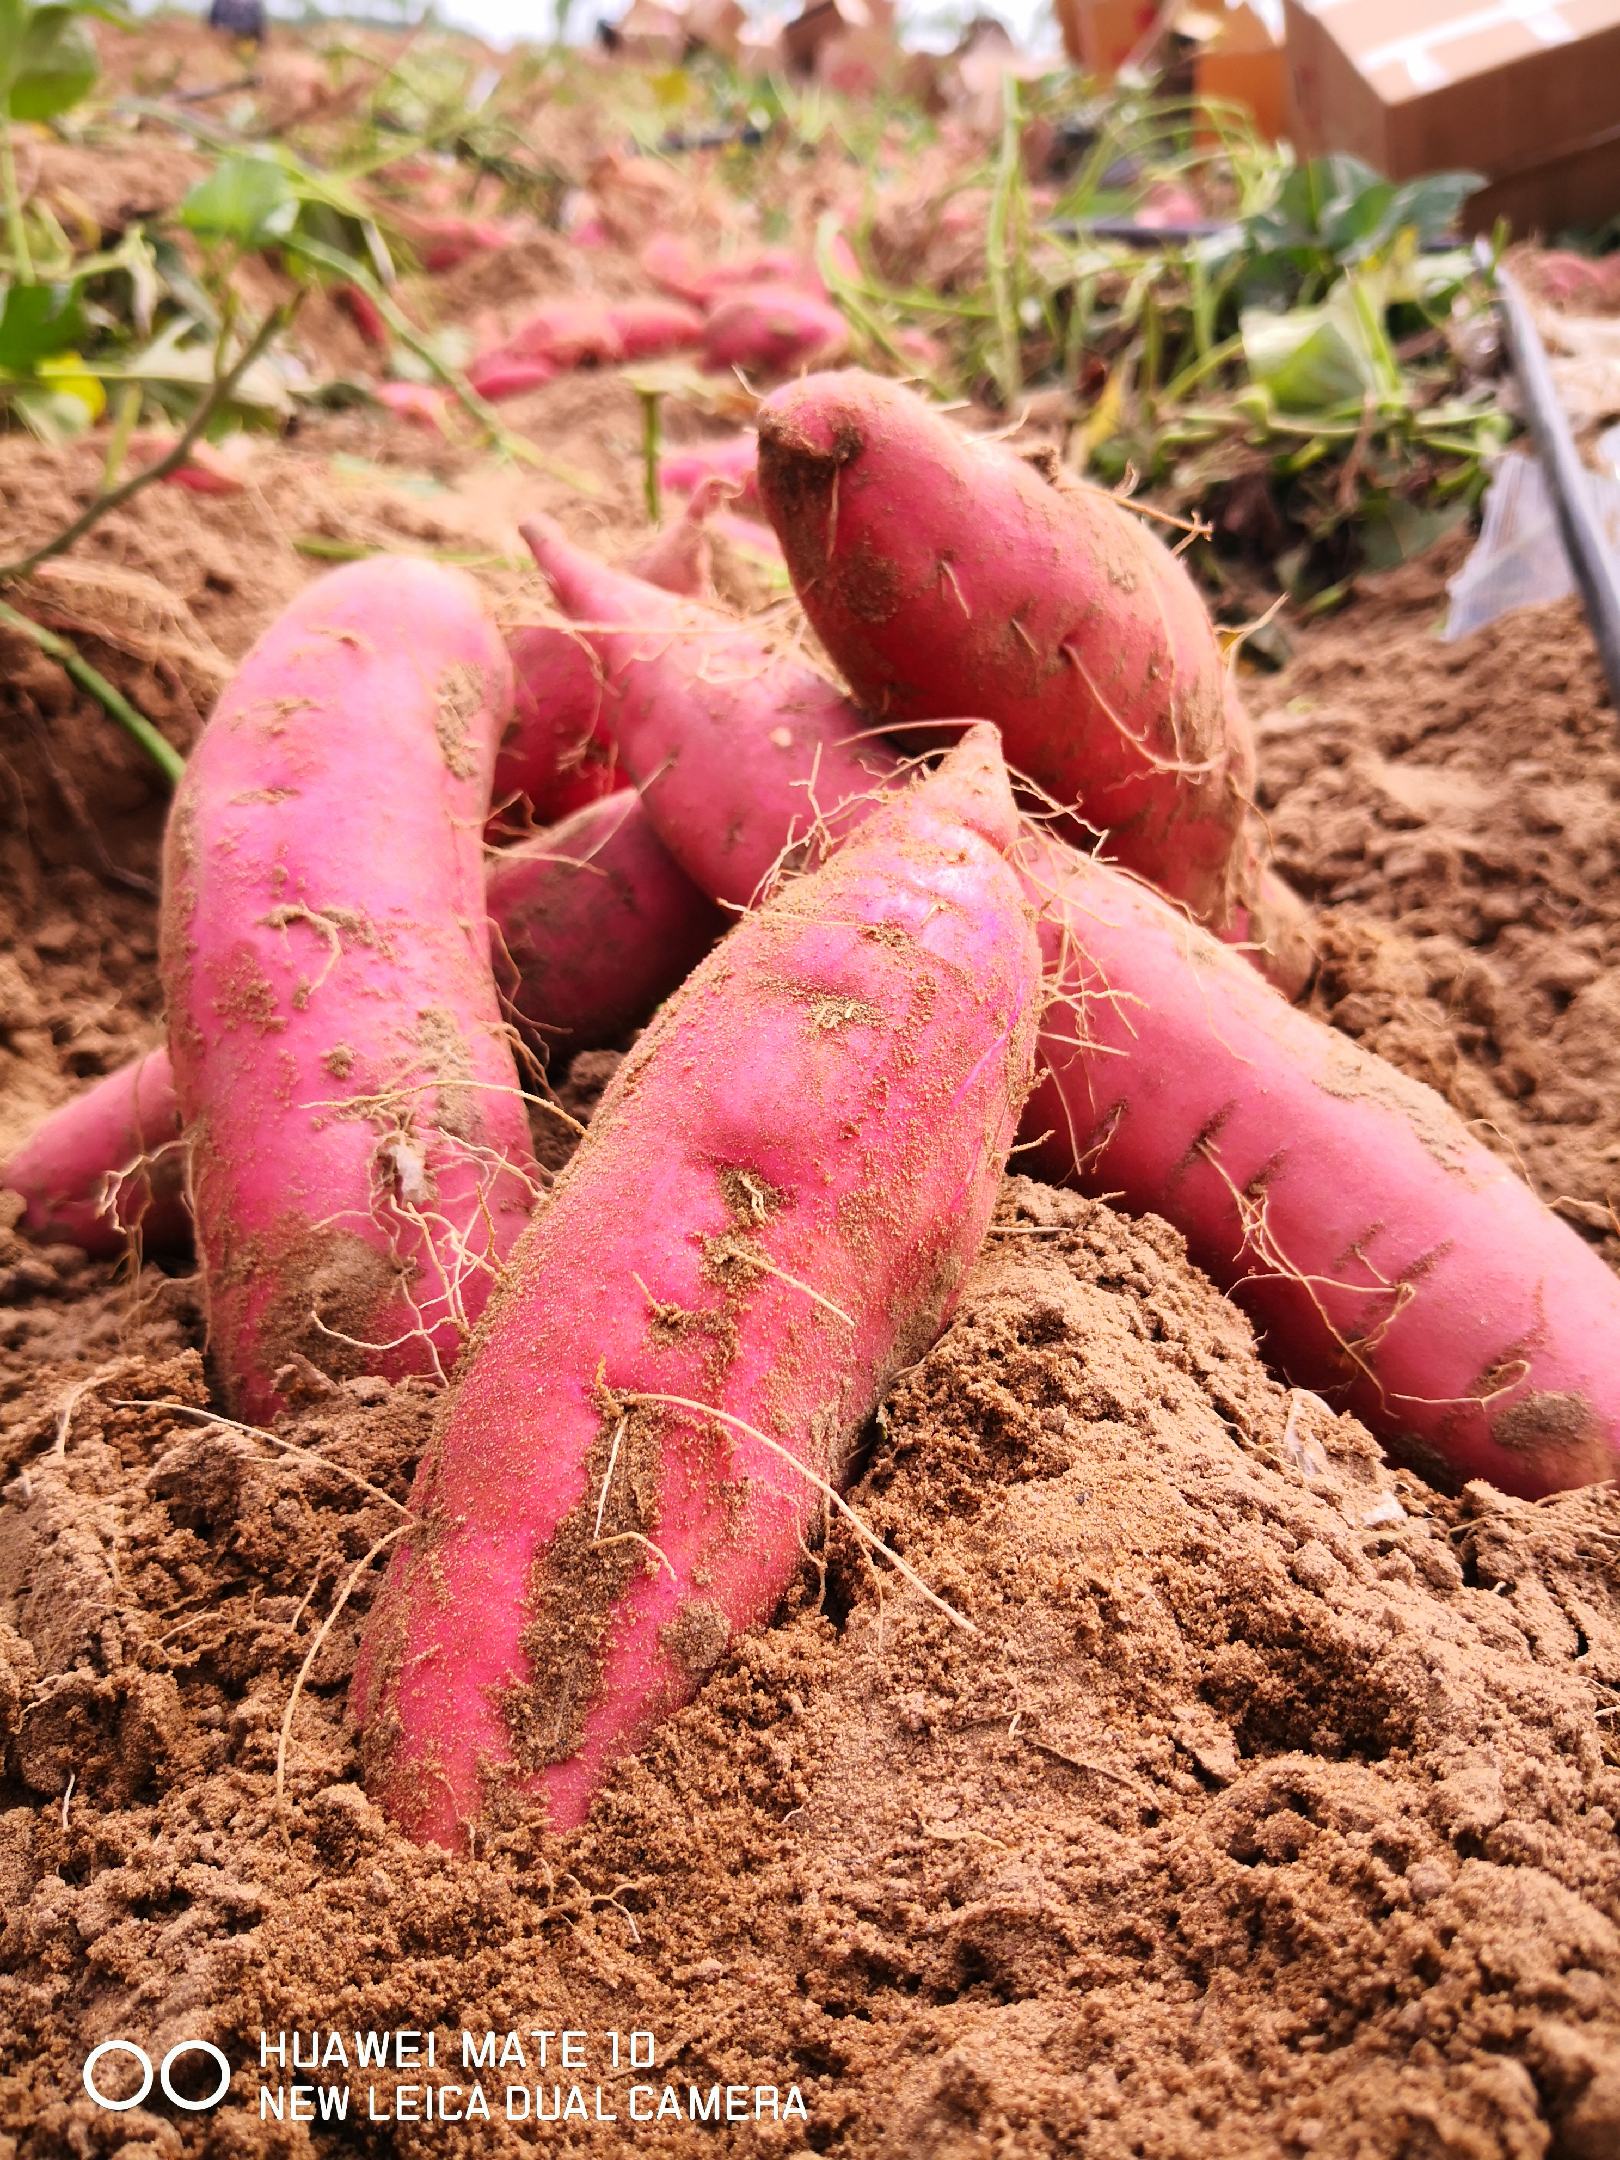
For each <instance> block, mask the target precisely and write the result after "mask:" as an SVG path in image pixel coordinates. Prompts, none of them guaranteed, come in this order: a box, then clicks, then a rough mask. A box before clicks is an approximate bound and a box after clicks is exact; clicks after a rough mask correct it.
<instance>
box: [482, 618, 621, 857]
mask: <svg viewBox="0 0 1620 2160" xmlns="http://www.w3.org/2000/svg"><path fill="white" fill-rule="evenodd" d="M506 645H507V651H508V652H509V654H510V655H511V660H512V714H511V718H510V719H509V720H508V722H507V724H506V726H505V728H504V729H503V731H502V734H501V744H500V752H499V755H498V756H497V758H496V760H495V779H494V783H493V787H494V793H493V797H492V807H493V810H494V812H495V815H496V816H497V818H500V817H502V816H504V815H505V814H506V813H507V812H509V811H512V810H517V811H519V812H521V810H522V809H523V808H525V807H526V808H527V810H528V813H529V815H530V816H531V817H532V818H533V819H534V820H535V821H536V822H537V823H538V824H542V825H549V824H551V823H552V822H553V821H554V820H555V819H557V818H563V817H567V816H569V815H570V813H571V812H573V811H575V810H582V809H583V808H584V807H585V805H586V804H587V803H593V802H596V801H597V800H598V799H599V798H600V797H601V796H603V795H611V794H612V793H613V791H614V789H615V788H620V787H623V785H624V775H623V773H622V772H620V770H619V768H618V763H617V760H616V758H615V756H614V751H613V744H612V741H611V739H610V738H609V736H608V734H607V732H606V730H605V728H604V726H603V719H602V678H601V670H600V668H599V667H598V665H597V662H596V659H595V656H594V654H593V653H592V651H591V648H590V646H589V644H588V643H587V642H586V640H585V639H584V638H583V637H581V636H579V635H578V634H577V633H576V632H574V631H572V630H570V629H569V628H567V626H566V625H563V624H558V623H525V624H523V625H521V626H520V627H519V628H517V629H515V630H513V631H511V632H510V633H509V635H508V637H507V640H506Z"/></svg>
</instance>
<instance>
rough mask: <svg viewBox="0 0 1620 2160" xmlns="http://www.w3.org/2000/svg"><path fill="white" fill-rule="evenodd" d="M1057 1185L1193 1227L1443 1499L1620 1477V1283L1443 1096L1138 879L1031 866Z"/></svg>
mask: <svg viewBox="0 0 1620 2160" xmlns="http://www.w3.org/2000/svg"><path fill="white" fill-rule="evenodd" d="M1026 860H1027V865H1028V880H1029V891H1030V896H1031V898H1032V899H1033V900H1034V901H1036V903H1037V904H1038V905H1039V906H1040V908H1041V910H1042V917H1043V929H1042V936H1043V940H1044V943H1045V946H1046V951H1047V959H1048V963H1049V966H1050V967H1051V968H1052V969H1053V970H1054V972H1056V973H1059V974H1060V975H1062V976H1063V977H1064V978H1065V979H1066V981H1067V985H1068V994H1069V995H1070V997H1072V998H1073V999H1074V1000H1075V1001H1076V1009H1074V1010H1069V1009H1066V1008H1065V1007H1064V1006H1062V1005H1059V1006H1057V1007H1055V1008H1054V1010H1053V1012H1052V1013H1051V1014H1050V1015H1049V1017H1048V1023H1047V1026H1046V1029H1045V1031H1044V1034H1043V1039H1042V1057H1043V1061H1044V1062H1045V1063H1046V1065H1047V1066H1048V1067H1049V1072H1048V1075H1047V1077H1045V1078H1043V1080H1042V1082H1041V1084H1040V1085H1039V1087H1038V1088H1037V1090H1036V1092H1035V1094H1034V1096H1033V1097H1032V1099H1031V1102H1030V1107H1029V1111H1028V1115H1027V1118H1026V1131H1027V1132H1028V1133H1029V1134H1030V1135H1031V1136H1032V1137H1033V1136H1037V1135H1040V1134H1043V1133H1044V1134H1046V1135H1048V1137H1047V1138H1046V1139H1045V1140H1043V1142H1042V1144H1041V1147H1040V1149H1039V1151H1038V1153H1037V1154H1036V1156H1035V1158H1034V1160H1035V1162H1036V1163H1037V1164H1038V1166H1039V1167H1040V1168H1041V1169H1042V1170H1043V1171H1044V1172H1045V1173H1047V1174H1048V1175H1050V1176H1052V1177H1055V1178H1059V1179H1062V1178H1070V1177H1072V1178H1075V1179H1076V1181H1077V1182H1079V1183H1081V1184H1082V1185H1083V1186H1084V1187H1085V1188H1086V1189H1087V1190H1089V1191H1092V1192H1097V1193H1108V1194H1111V1195H1117V1196H1120V1197H1121V1198H1123V1201H1124V1203H1125V1205H1126V1206H1127V1207H1129V1208H1131V1209H1133V1210H1139V1211H1149V1210H1151V1211H1152V1212H1153V1213H1155V1214H1158V1215H1162V1216H1164V1217H1165V1218H1166V1219H1167V1220H1168V1221H1170V1222H1172V1223H1174V1225H1175V1226H1176V1228H1177V1229H1178V1230H1180V1231H1181V1233H1182V1235H1183V1236H1184V1237H1185V1238H1186V1240H1187V1243H1188V1248H1189V1250H1190V1251H1191V1253H1192V1256H1193V1258H1194V1259H1195V1260H1196V1261H1197V1262H1198V1263H1199V1265H1200V1266H1202V1267H1204V1268H1206V1269H1207V1270H1208V1272H1209V1273H1210V1274H1211V1275H1213V1276H1214V1278H1215V1280H1216V1281H1217V1282H1219V1283H1221V1284H1222V1285H1223V1286H1224V1287H1225V1288H1226V1289H1227V1290H1229V1291H1230V1293H1231V1295H1232V1296H1233V1297H1234V1298H1235V1299H1236V1300H1237V1301H1238V1303H1239V1304H1241V1305H1242V1306H1243V1307H1244V1308H1245V1309H1246V1310H1247V1311H1248V1312H1249V1313H1250V1314H1251V1315H1252V1317H1253V1318H1254V1320H1255V1322H1256V1324H1257V1326H1258V1327H1259V1328H1260V1329H1261V1330H1262V1347H1263V1348H1264V1350H1265V1352H1266V1355H1267V1356H1268V1357H1270V1358H1271V1359H1272V1360H1273V1361H1274V1362H1275V1363H1276V1364H1277V1365H1279V1366H1280V1367H1281V1368H1282V1370H1283V1371H1284V1372H1285V1373H1286V1374H1287V1375H1288V1377H1289V1378H1290V1379H1291V1380H1293V1381H1295V1382H1297V1383H1298V1384H1300V1385H1303V1386H1306V1387H1310V1388H1314V1389H1318V1390H1321V1391H1323V1392H1325V1393H1327V1394H1328V1395H1330V1397H1331V1398H1332V1400H1334V1401H1335V1402H1337V1403H1340V1404H1343V1405H1345V1406H1347V1407H1349V1408H1351V1409H1353V1410H1354V1411H1355V1412H1356V1414H1357V1415H1358V1416H1359V1417H1361V1418H1362V1419H1363V1421H1364V1422H1365V1423H1366V1424H1367V1425H1368V1426H1369V1427H1370V1428H1371V1430H1372V1431H1373V1432H1375V1433H1376V1434H1378V1435H1379V1437H1380V1438H1381V1439H1382V1440H1384V1441H1385V1442H1386V1443H1387V1444H1389V1445H1390V1446H1391V1447H1392V1448H1393V1449H1394V1450H1395V1451H1396V1452H1397V1453H1400V1454H1404V1455H1405V1456H1407V1457H1408V1458H1409V1459H1412V1460H1414V1461H1416V1462H1417V1464H1418V1466H1419V1467H1421V1468H1422V1469H1423V1470H1424V1471H1425V1472H1427V1473H1428V1474H1429V1475H1431V1476H1435V1477H1438V1478H1440V1479H1441V1480H1442V1481H1443V1482H1453V1483H1454V1482H1460V1481H1461V1480H1463V1479H1466V1478H1470V1477H1482V1478H1488V1479H1490V1481H1491V1482H1492V1483H1493V1484H1495V1485H1499V1486H1501V1487H1502V1488H1503V1490H1504V1491H1507V1492H1512V1493H1519V1494H1523V1495H1527V1496H1529V1497H1532V1498H1533V1497H1536V1496H1538V1495H1540V1494H1542V1493H1547V1492H1553V1491H1557V1490H1559V1489H1561V1488H1563V1487H1566V1486H1570V1485H1581V1484H1589V1483H1593V1482H1596V1481H1599V1480H1604V1479H1609V1478H1613V1477H1615V1476H1616V1475H1617V1474H1620V1277H1616V1275H1615V1274H1614V1273H1613V1271H1612V1270H1611V1269H1609V1268H1608V1267H1606V1266H1605V1265H1604V1263H1603V1261H1602V1260H1601V1259H1600V1258H1599V1256H1598V1255H1597V1253H1596V1252H1594V1251H1593V1250H1592V1248H1591V1247H1590V1246H1589V1245H1587V1244H1585V1243H1584V1242H1583V1240H1582V1239H1581V1238H1580V1237H1578V1236H1577V1235H1576V1233H1575V1232H1574V1231H1573V1230H1572V1229H1571V1228H1570V1227H1569V1226H1568V1225H1567V1224H1566V1223H1563V1222H1561V1221H1560V1220H1559V1219H1558V1218H1557V1217H1556V1216H1555V1215H1553V1214H1552V1213H1551V1212H1550V1211H1549V1210H1548V1209H1547V1208H1545V1207H1543V1205H1542V1204H1541V1202H1540V1201H1539V1200H1538V1199H1537V1198H1536V1196H1535V1195H1534V1193H1532V1192H1531V1190H1530V1189H1529V1187H1528V1186H1527V1185H1525V1184H1524V1183H1523V1181H1522V1180H1521V1179H1520V1178H1518V1177H1517V1176H1515V1174H1514V1172H1513V1170H1512V1169H1511V1168H1510V1167H1509V1165H1508V1164H1507V1163H1505V1162H1503V1161H1502V1160H1501V1159H1500V1157H1498V1156H1496V1155H1493V1154H1491V1153H1490V1152H1489V1151H1488V1150H1487V1149H1485V1148H1484V1147H1482V1146H1481V1145H1480V1143H1479V1142H1478V1141H1477V1140H1475V1139H1474V1137H1473V1136H1472V1134H1471V1133H1470V1132H1469V1131H1468V1130H1467V1128H1466V1127H1465V1126H1464V1124H1463V1122H1462V1120H1461V1119H1460V1118H1459V1117H1458V1116H1457V1115H1456V1114H1455V1112H1454V1111H1452V1110H1451V1109H1450V1108H1449V1107H1448V1106H1447V1105H1446V1104H1445V1103H1444V1102H1443V1101H1442V1100H1441V1099H1440V1097H1439V1096H1437V1095H1435V1094H1434V1093H1433V1092H1432V1091H1431V1090H1430V1089H1428V1088H1426V1087H1422V1086H1420V1085H1419V1084H1418V1083H1417V1082H1416V1081H1413V1080H1409V1079H1407V1078H1405V1077H1404V1076H1403V1075H1402V1074H1400V1073H1398V1072H1397V1071H1395V1069H1394V1068H1393V1067H1392V1066H1390V1065H1387V1064H1386V1063H1385V1062H1384V1061H1383V1059H1381V1058H1378V1057H1374V1056H1372V1055H1370V1054H1369V1053H1368V1052H1367V1051H1365V1050H1362V1049H1361V1048H1360V1047H1359V1046H1358V1045H1357V1044H1355V1043H1354V1042H1352V1041H1350V1040H1349V1039H1348V1038H1347V1037H1345V1036H1343V1035H1341V1034H1339V1033H1337V1032H1336V1031H1335V1030H1334V1029H1332V1028H1328V1027H1324V1026H1323V1025H1322V1024H1321V1022H1320V1021H1317V1020H1315V1019H1312V1018H1311V1017H1310V1016H1309V1015H1308V1014H1306V1013H1302V1012H1299V1011H1296V1010H1295V1009H1294V1008H1293V1007H1292V1006H1291V1005H1289V1004H1288V1003H1287V1002H1286V1001H1285V1000H1284V999H1283V998H1281V997H1279V996H1278V995H1277V994H1276V993H1275V992H1274V991H1272V990H1270V989H1269V988H1268V987H1267V986H1266V984H1265V983H1263V982H1262V981H1261V980H1260V978H1259V977H1258V976H1257V975H1256V974H1255V973H1254V972H1253V970H1252V969H1250V968H1247V967H1245V966H1244V965H1243V964H1242V962H1241V961H1240V960H1239V959H1238V957H1237V956H1236V955H1235V954H1234V953H1233V952H1232V951H1231V950H1230V949H1229V948H1227V947H1225V946H1223V945H1221V944H1218V943H1217V942H1216V941H1215V940H1214V939H1213V938H1211V937H1209V936H1208V935H1207V934H1206V933H1205V932H1204V931H1202V930H1201V929H1200V928H1199V927H1198V926H1197V925H1196V924H1194V923H1191V922H1189V921H1188V920H1187V919H1186V918H1185V917H1184V916H1183V915H1181V914H1179V913H1178V912H1177V911H1176V910H1175V909H1173V908H1170V907H1167V906H1166V905H1165V904H1164V902H1163V901H1161V900H1160V899H1159V898H1158V897H1157V896H1156V895H1155V894H1153V893H1151V892H1149V891H1147V890H1146V889H1145V888H1144V887H1143V886H1141V885H1139V884H1138V883H1136V882H1135V881H1134V880H1133V879H1130V878H1127V877H1125V876H1123V875H1122V874H1121V873H1120V872H1118V871H1116V870H1111V869H1109V868H1108V867H1107V866H1105V865H1102V864H1099V863H1096V862H1094V861H1090V860H1088V859H1086V858H1084V857H1081V856H1078V855H1076V854H1075V853H1074V852H1073V851H1072V850H1070V849H1067V848H1063V847H1061V846H1057V845H1054V844H1053V843H1052V842H1050V841H1048V840H1046V839H1044V838H1043V839H1042V840H1040V841H1031V842H1030V843H1028V846H1027V850H1026Z"/></svg>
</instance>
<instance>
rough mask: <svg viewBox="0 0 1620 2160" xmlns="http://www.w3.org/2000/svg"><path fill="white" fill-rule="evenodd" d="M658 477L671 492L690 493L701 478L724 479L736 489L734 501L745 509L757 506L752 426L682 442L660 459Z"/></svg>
mask: <svg viewBox="0 0 1620 2160" xmlns="http://www.w3.org/2000/svg"><path fill="white" fill-rule="evenodd" d="M658 478H659V482H660V484H661V485H662V486H664V487H666V488H668V489H669V490H670V492H671V493H672V494H675V495H690V494H693V493H694V492H695V491H696V490H697V489H698V488H699V487H701V486H702V484H703V482H704V481H705V480H728V481H730V482H731V483H732V485H733V486H734V487H735V488H736V490H737V501H738V502H739V503H740V504H741V505H742V506H743V507H744V508H746V509H749V510H757V509H758V507H759V443H758V439H757V438H756V436H755V434H754V431H753V429H752V428H747V429H745V430H743V432H742V433H740V434H737V435H718V436H714V437H711V438H707V439H705V440H704V441H701V442H692V443H683V444H682V445H681V447H680V448H679V449H678V450H672V451H670V453H669V455H668V456H667V457H665V458H664V459H662V460H661V461H660V463H659V467H658Z"/></svg>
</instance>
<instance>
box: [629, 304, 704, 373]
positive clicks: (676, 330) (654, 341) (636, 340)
mask: <svg viewBox="0 0 1620 2160" xmlns="http://www.w3.org/2000/svg"><path fill="white" fill-rule="evenodd" d="M608 318H609V320H610V321H611V323H612V325H613V328H614V330H615V331H616V332H617V333H618V339H619V351H620V354H621V355H622V357H623V358H624V359H626V360H657V359H662V358H663V357H664V355H665V354H667V353H675V352H689V351H691V350H692V349H693V348H694V347H696V346H697V345H699V344H701V342H702V339H703V317H702V316H701V315H700V314H698V312H697V311H696V309H695V308H689V307H683V306H682V305H681V304H680V302H679V301H677V300H615V301H614V303H613V305H612V306H611V307H610V308H609V310H608Z"/></svg>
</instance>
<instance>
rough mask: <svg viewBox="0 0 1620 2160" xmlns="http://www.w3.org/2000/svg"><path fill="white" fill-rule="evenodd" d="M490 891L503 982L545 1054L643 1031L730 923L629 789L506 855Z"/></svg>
mask: <svg viewBox="0 0 1620 2160" xmlns="http://www.w3.org/2000/svg"><path fill="white" fill-rule="evenodd" d="M488 896H489V911H490V920H491V927H492V928H493V930H494V932H495V974H496V980H497V982H498V984H499V985H500V988H501V992H502V995H503V997H504V998H505V1000H506V1003H507V1008H508V1010H509V1011H510V1012H511V1013H512V1015H513V1017H514V1019H516V1021H517V1022H518V1024H519V1026H520V1027H522V1028H523V1030H524V1032H525V1033H526V1034H527V1035H528V1036H529V1037H530V1039H531V1040H533V1041H535V1042H537V1043H539V1044H541V1045H542V1046H544V1047H545V1048H546V1049H547V1050H567V1051H570V1052H572V1051H575V1050H586V1049H590V1048H592V1047H593V1046H595V1045H597V1044H600V1043H610V1042H614V1041H617V1039H618V1038H619V1037H620V1036H622V1035H624V1034H626V1033H627V1032H628V1031H629V1030H630V1029H631V1028H633V1027H639V1026H640V1024H641V1023H642V1021H644V1020H645V1019H646V1018H647V1017H648V1015H649V1014H650V1013H652V1012H653V1011H654V1009H655V1008H656V1007H657V1006H658V1005H659V1004H660V1003H661V1002H662V1000H663V999H664V998H666V997H668V996H669V994H670V992H671V991H673V990H675V989H676V988H678V986H679V985H680V984H681V983H682V982H684V981H685V979H686V977H687V976H688V975H689V974H690V973H691V971H692V969H693V968H694V967H695V966H696V965H697V963H698V962H699V961H700V960H701V959H702V958H703V955H704V954H705V953H706V952H707V951H708V949H709V947H710V946H711V945H712V944H713V943H714V942H715V940H716V938H718V937H719V936H720V934H721V932H722V930H723V929H724V928H725V918H724V916H722V914H721V913H720V910H719V909H718V908H717V907H715V906H714V905H713V903H712V902H711V901H709V900H707V899H706V898H705V897H704V895H703V894H702V893H700V892H699V891H698V889H697V887H696V886H695V885H694V884H693V883H692V881H691V879H690V878H688V877H687V876H686V875H685V874H684V872H682V871H681V870H679V869H678V868H677V867H676V865H675V863H674V862H673V861H672V860H671V858H670V856H669V854H668V852H667V851H666V850H665V849H664V847H663V846H662V845H661V844H660V842H659V839H658V836H657V834H656V833H655V832H654V830H653V827H652V821H651V819H650V818H649V817H648V815H647V812H646V810H645V808H644V807H643V805H642V802H641V798H640V797H639V796H638V795H637V794H636V793H635V792H634V790H633V789H630V788H621V789H620V790H619V791H618V792H617V793H616V794H613V795H608V796H605V797H603V798H602V799H601V800H600V801H598V802H594V803H590V804H588V805H587V806H586V807H585V808H583V809H581V810H577V811H575V812H574V814H573V816H571V817H568V818H565V819H563V820H562V822H561V823H560V824H557V825H553V826H552V827H551V828H550V830H549V831H547V832H543V833H537V834H536V835H535V837H534V838H533V839H532V840H528V841H521V842H519V844H518V845H517V846H516V847H512V848H507V849H504V850H503V851H502V852H501V853H500V854H499V855H497V856H495V857H494V858H493V860H492V861H491V863H490V866H489V885H488Z"/></svg>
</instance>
